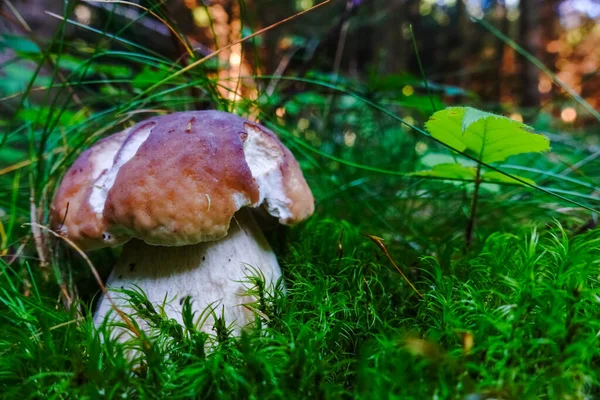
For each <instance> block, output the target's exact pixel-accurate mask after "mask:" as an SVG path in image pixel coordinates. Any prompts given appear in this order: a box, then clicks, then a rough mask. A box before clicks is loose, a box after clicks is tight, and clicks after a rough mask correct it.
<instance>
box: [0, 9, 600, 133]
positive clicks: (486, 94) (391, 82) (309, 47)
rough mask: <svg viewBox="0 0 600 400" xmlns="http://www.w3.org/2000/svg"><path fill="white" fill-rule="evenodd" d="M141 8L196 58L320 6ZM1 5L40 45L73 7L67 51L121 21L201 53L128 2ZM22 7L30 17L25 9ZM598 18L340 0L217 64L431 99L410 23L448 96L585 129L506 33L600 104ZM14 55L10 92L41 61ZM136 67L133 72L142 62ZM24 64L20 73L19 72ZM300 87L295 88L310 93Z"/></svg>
mask: <svg viewBox="0 0 600 400" xmlns="http://www.w3.org/2000/svg"><path fill="white" fill-rule="evenodd" d="M132 3H135V4H139V5H141V6H144V7H150V8H151V9H152V10H154V12H155V13H156V14H158V15H162V17H163V18H164V19H165V20H167V21H169V23H170V24H172V25H173V26H174V27H175V29H177V31H178V32H180V33H181V34H183V35H185V36H186V38H187V40H188V41H189V47H190V48H191V49H192V51H193V53H194V57H202V56H204V55H207V54H209V53H210V52H211V51H213V50H215V49H217V48H220V47H223V46H225V45H227V44H229V43H230V42H232V41H234V40H236V39H240V38H241V37H243V36H246V35H248V34H250V33H252V32H253V31H256V30H258V29H260V28H264V27H266V26H269V25H271V24H273V23H275V22H278V21H280V20H282V19H283V18H286V17H288V16H290V15H293V14H295V13H297V12H300V11H303V10H306V9H308V8H309V7H311V6H313V5H314V4H315V2H314V1H313V0H286V1H269V0H248V1H245V2H237V1H233V0H232V1H225V0H224V1H216V0H215V1H209V0H206V1H202V0H170V1H165V2H163V4H161V5H157V3H156V2H153V1H146V2H145V1H138V0H135V1H132ZM1 4H2V5H1V8H0V10H1V12H2V16H3V19H2V21H1V22H0V23H1V25H0V32H2V33H3V34H17V35H24V34H25V35H26V36H31V38H32V39H33V40H34V41H36V42H37V43H39V44H40V45H43V44H44V43H49V42H50V38H51V37H52V36H53V35H54V34H55V32H56V31H57V29H58V28H59V26H61V20H60V18H57V17H56V16H57V15H63V14H64V12H65V11H67V12H68V11H71V15H70V18H71V19H72V21H73V23H70V24H67V25H66V26H65V27H64V29H65V36H64V37H65V39H66V40H69V41H70V43H69V51H71V52H73V54H74V55H77V56H78V57H80V58H85V55H86V54H90V53H91V52H92V50H94V51H98V47H100V48H101V47H102V46H110V47H113V48H114V47H115V46H116V47H117V48H118V42H116V43H115V41H110V40H109V39H108V38H106V37H104V38H102V37H101V36H99V35H98V33H97V31H98V30H100V31H107V32H113V31H114V30H115V29H116V28H119V30H120V31H121V33H120V37H121V38H123V39H127V40H131V41H132V42H137V43H140V44H143V46H144V47H145V48H147V49H150V50H152V51H154V52H156V53H158V54H161V55H164V56H166V57H169V58H170V59H171V60H173V61H174V62H178V63H180V64H183V65H185V63H186V62H188V61H189V59H190V58H191V57H190V54H186V46H185V45H183V44H182V43H181V42H180V41H179V40H177V39H176V38H175V37H174V35H173V32H172V31H171V30H170V29H169V27H168V26H166V25H165V24H164V23H162V22H161V21H159V20H158V19H157V18H155V17H153V16H152V15H148V13H147V12H145V11H144V9H141V8H137V7H132V6H131V5H130V4H122V3H119V2H81V3H78V4H77V5H74V3H73V2H70V3H69V6H66V5H65V4H67V3H62V2H60V1H54V0H17V1H14V0H13V2H12V3H11V2H9V1H5V2H3V3H1ZM13 8H14V11H16V12H18V15H20V17H17V16H15V13H14V12H13ZM51 13H54V16H52V14H51ZM21 18H22V20H21ZM473 18H477V19H478V18H482V19H483V20H484V21H485V22H486V23H488V24H489V25H491V28H489V29H486V28H485V27H484V26H482V25H481V23H478V22H477V21H476V20H475V19H473ZM599 18H600V2H598V1H597V0H544V1H542V0H528V1H519V0H464V1H457V0H387V1H378V0H352V1H350V0H349V1H347V2H344V1H334V2H333V3H331V4H329V5H327V6H325V7H322V8H321V9H320V10H319V11H317V12H313V13H311V14H310V15H309V16H305V17H303V18H301V19H298V20H295V21H291V22H290V23H285V24H282V25H281V26H279V27H277V29H276V30H274V31H273V32H270V33H267V34H264V35H261V36H259V37H257V38H256V39H254V40H252V41H247V42H245V43H244V44H243V45H237V46H234V47H233V48H231V49H230V50H228V51H225V52H222V53H221V54H220V55H219V57H218V59H219V62H220V63H221V64H224V65H227V68H224V69H222V70H221V71H220V72H219V74H220V75H219V76H220V77H221V78H234V79H231V80H230V85H234V86H235V84H236V83H235V78H236V77H238V76H249V75H281V74H284V75H293V76H304V75H306V74H307V73H308V72H313V71H319V72H320V73H321V74H325V75H327V74H329V75H330V79H331V80H332V81H334V82H335V81H337V80H338V77H337V75H338V74H339V75H341V76H343V77H344V79H353V80H357V81H360V82H363V83H364V82H368V83H369V84H370V85H371V86H370V88H371V89H372V90H379V89H384V90H385V89H389V90H394V89H396V86H397V85H402V86H401V88H403V89H404V90H403V91H402V93H403V94H404V95H405V96H406V97H409V96H410V95H412V94H413V93H415V92H414V90H416V91H417V94H419V93H420V94H422V90H419V88H417V87H414V85H405V84H406V83H407V82H408V83H410V82H411V81H414V82H416V83H418V82H420V80H421V72H420V69H419V65H418V60H417V57H416V53H415V47H414V46H413V43H412V39H411V33H410V27H411V26H412V30H413V32H414V39H415V41H416V47H417V48H418V51H419V53H420V57H421V63H422V65H423V69H424V72H425V75H426V77H427V79H429V80H431V81H432V82H435V83H439V84H443V85H447V86H448V87H446V88H445V91H444V93H443V98H444V101H446V102H448V103H450V104H452V103H458V102H465V101H468V100H467V99H466V97H467V98H468V96H470V95H473V96H477V97H478V102H479V104H481V105H485V107H486V108H488V109H496V110H498V111H502V112H505V113H506V112H508V113H509V114H513V116H514V118H517V119H520V118H525V119H527V120H529V121H531V119H533V118H536V117H537V116H539V114H540V113H546V114H550V115H553V116H559V117H560V119H562V121H563V122H565V123H568V124H574V125H575V126H582V125H584V124H586V123H589V122H593V118H592V117H591V116H590V115H589V113H586V112H583V110H580V109H578V108H577V106H576V105H575V104H574V103H573V101H572V100H570V99H569V97H568V96H566V95H565V94H564V91H562V90H561V89H560V88H559V87H557V86H556V85H554V84H553V82H552V79H551V78H550V77H548V76H547V75H545V74H543V73H541V72H540V70H539V69H538V68H537V67H536V65H534V63H531V62H528V61H527V60H526V59H525V58H524V57H522V56H520V55H518V54H517V53H516V52H515V50H514V49H513V48H512V47H511V46H510V44H509V43H507V42H506V41H505V40H502V39H501V38H500V37H499V35H505V36H507V37H508V38H510V39H511V40H514V41H515V42H516V43H518V44H519V45H520V46H522V47H523V49H524V50H526V51H527V52H529V53H530V54H531V55H533V56H534V57H536V58H537V59H538V60H539V61H540V62H541V63H543V64H544V65H545V66H547V67H548V68H549V70H550V71H552V72H553V73H555V74H556V77H557V78H558V79H560V80H561V81H562V82H564V83H565V84H566V85H568V86H569V87H570V88H572V89H573V91H574V92H575V93H577V94H578V95H580V96H581V97H582V98H583V99H585V100H586V101H587V103H588V104H589V105H590V106H591V107H593V108H595V107H598V106H599V104H598V103H599V102H600V100H599V98H600V94H599V91H600V76H599V74H598V68H599V65H600V52H599V51H598V43H600V26H599V25H598V21H599ZM23 22H25V24H24V23H23ZM120 28H123V29H122V30H121V29H120ZM29 30H30V31H29ZM492 30H495V31H497V32H493V31H492ZM28 31H29V32H28ZM5 41H6V39H5ZM109 42H110V44H109ZM15 50H19V49H15V48H14V47H13V46H11V45H10V43H6V42H5V43H4V45H3V46H2V54H1V56H0V57H1V58H0V62H1V63H2V72H1V74H2V75H3V76H4V79H2V83H0V91H1V92H0V93H2V94H3V95H4V96H9V95H11V94H13V93H15V91H18V90H21V89H23V85H24V84H25V85H26V84H27V82H28V81H27V78H28V77H29V76H28V74H27V72H26V71H27V69H34V68H35V67H34V65H33V63H31V62H26V61H23V60H18V59H15ZM20 50H24V49H20ZM104 61H106V59H104ZM120 62H123V60H120ZM68 63H69V60H65V61H64V64H65V65H64V67H65V68H67V69H68V68H69V67H70V68H73V67H74V66H73V65H67V64H68ZM123 63H124V62H123ZM125 64H126V63H125ZM126 65H127V64H126ZM127 66H128V67H132V68H134V69H135V65H127ZM17 70H18V71H19V73H18V74H14V75H11V73H13V72H14V71H17ZM137 72H142V71H137ZM268 84H269V82H266V81H259V82H255V83H254V85H257V86H266V85H268ZM274 84H275V83H274V82H271V85H274ZM297 86H298V85H293V87H290V88H289V91H288V92H289V93H293V92H294V91H295V90H296V91H297V90H300V89H299V88H298V87H297ZM453 87H455V88H454V90H453ZM459 88H460V89H459ZM246 89H248V91H247V93H244V94H247V95H248V96H250V97H252V93H253V92H252V90H251V88H246ZM270 89H271V91H272V90H273V87H271V88H270ZM256 93H257V92H256V91H254V95H255V97H256ZM230 95H231V94H230ZM12 109H14V106H11V105H10V103H8V104H7V103H6V102H3V103H2V110H3V111H2V112H3V113H4V114H5V115H7V116H8V115H10V112H11V110H12ZM521 114H524V115H521ZM569 126H570V127H572V125H569Z"/></svg>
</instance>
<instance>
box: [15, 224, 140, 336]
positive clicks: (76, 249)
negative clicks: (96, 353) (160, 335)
mask: <svg viewBox="0 0 600 400" xmlns="http://www.w3.org/2000/svg"><path fill="white" fill-rule="evenodd" d="M24 225H36V226H37V228H38V229H42V230H44V231H46V232H49V233H51V234H52V235H54V236H55V237H57V238H59V239H62V240H64V241H65V242H66V243H67V244H68V245H69V246H71V247H72V248H73V249H74V250H75V251H76V252H77V253H79V255H80V256H81V257H82V258H83V259H84V260H85V262H86V263H87V264H88V266H89V267H90V270H91V271H92V275H94V278H96V282H97V283H98V286H99V287H100V290H101V291H102V294H103V295H104V296H106V298H107V299H108V302H109V303H110V305H111V307H112V309H113V310H115V312H116V313H117V314H119V316H120V317H121V319H122V320H123V322H125V324H126V325H127V327H128V328H129V329H130V330H131V331H132V332H133V333H134V334H135V335H136V336H137V337H138V338H141V337H142V335H141V334H140V332H139V331H138V330H137V329H136V327H135V326H134V325H133V323H132V322H131V320H130V319H129V317H128V316H127V315H126V314H125V313H124V312H123V311H121V310H120V309H119V308H118V307H117V305H116V304H115V302H114V301H113V299H112V297H111V295H110V293H109V292H108V290H107V289H106V286H104V284H103V283H102V278H100V274H98V271H97V270H96V267H94V264H92V261H91V260H90V259H89V257H88V256H87V255H86V254H85V253H84V252H83V250H81V249H80V248H79V246H77V245H76V244H75V243H74V242H73V241H72V240H71V239H69V238H67V237H64V236H62V235H60V234H58V233H56V232H54V231H53V230H52V229H50V228H48V227H47V226H44V225H40V224H38V223H30V224H24Z"/></svg>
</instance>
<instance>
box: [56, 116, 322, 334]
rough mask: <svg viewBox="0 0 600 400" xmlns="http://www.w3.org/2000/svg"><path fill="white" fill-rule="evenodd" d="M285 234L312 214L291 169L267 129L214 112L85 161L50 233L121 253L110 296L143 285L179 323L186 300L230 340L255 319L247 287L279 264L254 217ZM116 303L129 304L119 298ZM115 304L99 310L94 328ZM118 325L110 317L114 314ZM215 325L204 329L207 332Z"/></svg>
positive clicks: (153, 128)
mask: <svg viewBox="0 0 600 400" xmlns="http://www.w3.org/2000/svg"><path fill="white" fill-rule="evenodd" d="M258 207H262V208H264V209H265V210H266V211H267V212H268V214H270V215H272V216H273V217H275V218H277V219H278V220H279V222H280V223H282V224H286V225H288V224H294V223H297V222H300V221H302V220H304V219H306V218H308V217H309V216H310V215H311V214H312V213H313V211H314V200H313V196H312V193H311V191H310V188H309V187H308V185H307V184H306V181H305V179H304V176H303V175H302V171H301V170H300V167H299V165H298V162H297V161H296V160H295V159H294V157H293V155H292V154H291V152H290V151H289V150H288V149H287V148H286V147H285V146H284V145H283V144H282V143H281V142H280V141H279V140H278V139H277V137H276V136H275V135H274V134H273V133H272V132H271V131H269V130H268V129H266V128H265V127H263V126H261V125H258V124H255V123H252V122H250V121H248V120H246V119H244V118H241V117H238V116H236V115H233V114H229V113H225V112H219V111H193V112H180V113H173V114H169V115H164V116H158V117H154V118H150V119H148V120H145V121H143V122H140V123H138V124H136V125H135V126H133V127H132V128H130V129H127V130H125V131H123V132H119V133H116V134H114V135H112V136H109V137H107V138H106V139H103V140H101V141H99V142H97V143H96V144H95V145H94V146H92V147H91V148H89V149H88V150H86V151H85V152H83V153H82V154H81V155H80V156H79V158H78V159H77V160H76V161H75V163H74V164H73V165H72V166H71V168H70V169H69V170H68V171H67V173H66V175H65V177H64V179H63V181H62V183H61V184H60V186H59V188H58V190H57V192H56V195H55V197H54V201H53V204H52V207H51V223H52V227H53V228H54V229H56V230H58V231H60V232H61V234H62V235H65V236H67V237H68V238H69V239H71V240H72V241H73V242H74V243H75V244H77V245H78V246H79V247H80V248H81V249H83V250H92V249H96V248H101V247H106V246H113V247H114V246H119V245H121V244H124V248H123V251H122V254H121V256H120V258H119V260H118V261H117V263H116V265H115V267H114V268H113V271H112V273H111V274H110V276H109V278H108V286H109V288H116V289H120V288H124V289H132V288H134V287H135V286H138V287H140V288H141V289H143V290H144V292H145V293H146V295H147V297H148V300H150V302H152V303H153V304H156V303H158V304H163V303H164V302H165V300H167V302H166V304H165V307H164V311H165V313H166V315H167V316H168V317H169V318H174V319H175V320H177V321H179V322H180V323H181V322H182V317H181V311H182V304H183V300H184V299H185V298H186V297H187V296H190V297H191V299H192V301H193V307H194V311H197V312H202V311H204V310H205V309H206V308H207V307H210V308H212V309H213V310H215V313H214V314H216V315H218V316H219V317H220V316H223V317H224V320H225V323H226V324H228V325H229V324H233V326H234V330H235V331H236V332H239V330H240V328H241V327H243V326H245V325H247V324H248V323H250V322H252V321H253V320H254V315H253V313H252V312H250V311H248V309H247V308H245V307H243V306H242V305H243V304H246V303H249V302H252V301H254V300H256V299H254V298H253V297H252V296H251V295H249V294H248V287H247V282H244V281H247V277H248V276H250V275H256V274H257V273H258V274H260V275H262V276H264V279H265V283H266V284H267V285H269V284H272V283H274V282H276V281H277V280H278V279H279V278H280V277H281V270H280V268H279V264H278V262H277V259H276V257H275V254H274V253H273V251H272V249H271V247H270V246H269V244H268V242H267V240H266V239H265V237H264V235H263V233H262V231H261V229H260V227H259V226H258V225H257V222H256V221H255V219H254V217H253V214H252V212H251V211H250V209H252V208H258ZM112 298H113V299H114V301H115V303H116V305H117V306H118V307H119V308H120V309H122V310H124V311H125V312H127V309H128V307H130V306H129V305H128V302H127V301H126V300H125V299H124V298H123V296H120V295H119V294H118V293H116V296H115V295H113V296H112ZM110 308H111V305H110V303H109V301H107V299H106V298H103V299H101V300H100V302H99V305H98V308H97V311H96V315H95V321H96V323H100V322H101V321H103V320H104V318H105V316H106V315H107V313H108V312H109V311H110ZM113 315H115V314H113ZM214 323H215V321H214V318H213V317H212V316H210V317H209V318H207V320H206V322H205V323H204V325H203V326H200V328H201V329H202V330H204V331H206V332H209V331H210V330H211V328H212V327H213V325H214Z"/></svg>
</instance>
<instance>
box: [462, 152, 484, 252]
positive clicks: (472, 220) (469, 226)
mask: <svg viewBox="0 0 600 400" xmlns="http://www.w3.org/2000/svg"><path fill="white" fill-rule="evenodd" d="M480 185H481V164H478V165H477V173H476V175H475V191H474V192H473V199H472V200H471V211H470V212H469V221H467V229H466V233H465V240H466V249H469V247H471V243H472V240H473V231H474V230H475V215H476V214H477V201H478V200H479V186H480Z"/></svg>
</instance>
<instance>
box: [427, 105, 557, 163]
mask: <svg viewBox="0 0 600 400" xmlns="http://www.w3.org/2000/svg"><path fill="white" fill-rule="evenodd" d="M425 126H426V128H427V130H428V131H429V133H431V136H433V137H434V138H436V139H437V140H439V141H440V142H442V143H444V144H447V145H448V146H451V147H453V148H455V149H456V150H458V151H461V152H466V153H468V154H470V155H472V156H473V157H475V158H477V159H478V160H480V161H482V162H485V163H491V162H497V161H503V160H505V159H506V158H507V157H510V156H513V155H516V154H522V153H531V152H544V151H548V150H550V141H549V140H548V138H547V137H545V136H543V135H540V134H537V133H533V132H532V131H531V128H530V127H529V126H527V125H525V124H523V123H521V122H518V121H514V120H512V119H509V118H506V117H503V116H501V115H496V114H491V113H487V112H484V111H480V110H476V109H474V108H471V107H450V108H446V109H445V110H442V111H438V112H436V113H435V114H433V115H432V116H431V118H429V121H427V123H426V124H425Z"/></svg>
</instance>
